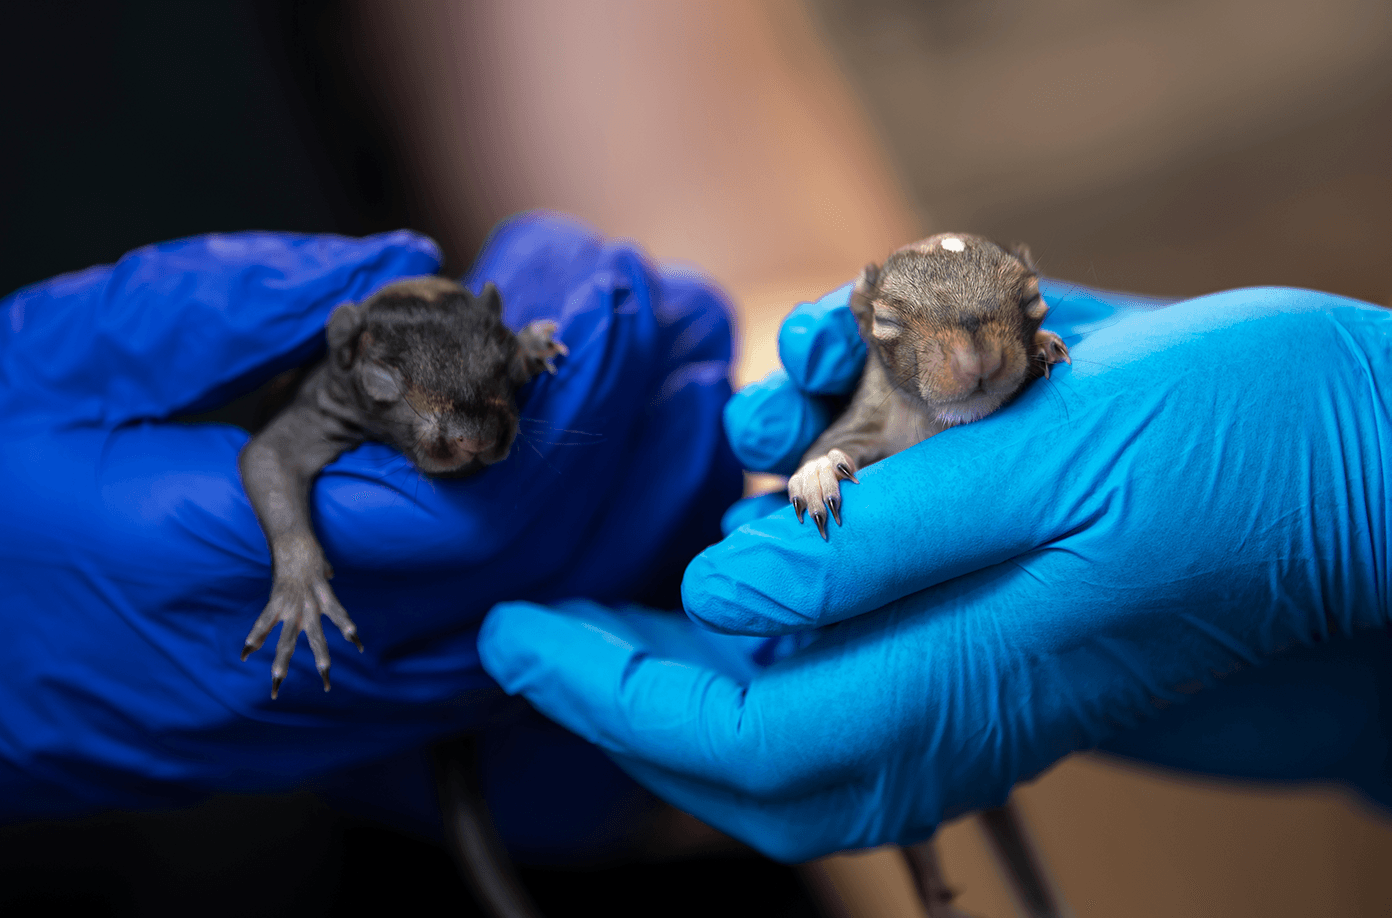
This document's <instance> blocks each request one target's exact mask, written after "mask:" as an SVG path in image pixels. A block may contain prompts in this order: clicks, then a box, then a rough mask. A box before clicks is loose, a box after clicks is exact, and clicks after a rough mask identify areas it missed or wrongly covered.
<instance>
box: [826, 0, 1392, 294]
mask: <svg viewBox="0 0 1392 918" xmlns="http://www.w3.org/2000/svg"><path fill="white" fill-rule="evenodd" d="M810 6H811V7H812V9H813V10H814V12H815V15H816V18H817V20H818V21H819V22H820V24H821V25H822V27H823V29H824V34H825V35H826V36H827V37H828V39H829V44H830V46H831V47H832V49H833V50H834V52H835V53H836V54H837V56H838V57H839V59H840V60H841V61H842V62H843V64H844V66H845V70H846V73H847V74H848V76H849V77H850V79H851V81H852V82H853V83H854V84H855V85H856V86H857V87H858V88H859V90H860V95H861V98H862V99H863V100H864V102H865V105H866V108H867V110H868V111H869V112H870V116H871V119H872V121H873V122H874V124H875V126H876V128H877V129H878V130H879V131H880V133H881V136H882V137H883V138H884V140H885V142H886V149H888V150H889V151H890V152H891V155H892V157H893V159H894V160H895V162H896V163H897V165H898V167H899V169H900V172H901V174H902V175H903V177H904V181H905V184H906V185H907V186H908V187H909V188H910V189H911V190H912V192H913V194H914V196H915V198H916V201H917V204H918V207H919V212H920V214H921V216H922V219H923V223H924V224H925V226H927V227H928V228H929V229H931V230H933V231H935V232H937V231H941V230H946V229H962V230H970V231H972V232H977V233H983V234H985V235H989V236H994V237H998V238H1002V239H1003V240H1004V241H1026V242H1029V243H1030V244H1031V246H1032V247H1033V249H1034V252H1035V254H1036V255H1037V256H1039V258H1040V261H1041V265H1042V267H1043V268H1044V270H1045V271H1046V272H1048V273H1052V274H1054V275H1055V276H1059V277H1066V278H1069V279H1071V280H1077V281H1082V282H1085V283H1094V284H1099V285H1102V286H1105V287H1112V288H1119V289H1131V290H1137V291H1141V292H1151V293H1166V294H1169V293H1174V294H1198V293H1204V292H1208V291H1211V290H1218V289H1223V288H1226V287H1234V286H1243V285H1249V284H1292V285H1296V286H1306V287H1315V288H1318V289H1323V290H1331V291H1334V292H1337V293H1344V294H1347V295H1350V296H1357V297H1361V298H1363V299H1368V300H1372V301H1374V302H1378V303H1383V304H1386V303H1388V302H1389V300H1390V299H1392V258H1389V257H1388V253H1389V250H1392V227H1390V225H1389V221H1388V213H1389V210H1392V4H1389V3H1387V2H1385V0H1327V2H1319V3H1315V2H1308V0H1269V2H1262V0H1207V2H1181V3H1153V2H1144V0H1122V2H1118V0H1067V2H1061V3H1048V4H1042V3H1027V2H1023V0H992V2H979V3H978V2H965V0H945V2H935V3H921V2H917V0H811V2H810Z"/></svg>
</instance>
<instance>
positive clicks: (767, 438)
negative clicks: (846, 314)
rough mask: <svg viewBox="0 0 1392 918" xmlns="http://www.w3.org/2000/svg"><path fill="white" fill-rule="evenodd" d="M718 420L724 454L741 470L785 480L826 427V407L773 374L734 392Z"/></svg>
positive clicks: (778, 373) (779, 374)
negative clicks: (725, 441) (725, 445)
mask: <svg viewBox="0 0 1392 918" xmlns="http://www.w3.org/2000/svg"><path fill="white" fill-rule="evenodd" d="M856 340H857V341H859V340H860V339H859V338H857V339H856ZM723 420H724V423H725V436H726V438H727V439H729V441H730V449H732V450H733V451H734V453H735V456H736V457H737V458H738V459H739V461H740V464H741V465H743V466H744V467H745V468H747V469H750V470H752V471H755V472H772V473H773V474H775V475H790V474H792V473H793V472H795V471H796V470H797V466H798V462H800V461H801V460H802V455H803V453H805V452H807V448H808V447H809V446H811V445H812V441H814V440H816V439H817V437H818V435H820V434H821V432H822V431H823V430H825V429H826V426H827V424H828V423H830V421H831V405H830V403H829V402H828V400H827V399H824V398H820V397H818V396H815V395H809V394H807V393H806V392H804V391H803V390H802V389H801V388H800V387H799V386H798V385H797V384H796V383H795V382H794V381H793V380H792V378H791V377H790V376H789V375H788V373H787V371H786V370H774V371H773V372H772V373H770V374H769V375H768V376H765V377H764V378H763V379H761V380H759V381H758V382H753V383H750V384H749V385H747V386H745V387H744V388H742V389H740V390H739V391H738V392H736V393H735V394H734V395H733V396H732V397H731V398H730V400H729V401H728V402H726V403H725V412H724V415H723Z"/></svg>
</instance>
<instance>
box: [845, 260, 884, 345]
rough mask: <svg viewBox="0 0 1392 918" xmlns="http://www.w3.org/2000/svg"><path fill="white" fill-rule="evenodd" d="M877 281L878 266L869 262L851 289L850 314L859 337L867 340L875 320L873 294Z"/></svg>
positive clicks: (878, 280)
mask: <svg viewBox="0 0 1392 918" xmlns="http://www.w3.org/2000/svg"><path fill="white" fill-rule="evenodd" d="M879 283H880V266H879V265H876V264H869V265H866V266H865V270H864V271H862V272H860V279H859V280H857V281H856V285H855V289H854V290H852V291H851V314H852V315H853V316H855V318H856V326H857V327H858V328H859V329H860V335H861V337H862V338H865V339H866V340H869V337H868V336H869V334H870V328H871V326H872V325H873V324H874V322H875V294H876V292H877V290H876V288H877V287H878V286H879Z"/></svg>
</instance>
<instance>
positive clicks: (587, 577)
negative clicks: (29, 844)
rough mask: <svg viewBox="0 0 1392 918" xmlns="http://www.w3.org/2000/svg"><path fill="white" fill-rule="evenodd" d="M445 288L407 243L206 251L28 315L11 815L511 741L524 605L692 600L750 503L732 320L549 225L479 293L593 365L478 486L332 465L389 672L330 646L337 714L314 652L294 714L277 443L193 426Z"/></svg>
mask: <svg viewBox="0 0 1392 918" xmlns="http://www.w3.org/2000/svg"><path fill="white" fill-rule="evenodd" d="M438 265H439V254H438V251H437V250H436V248H435V246H434V244H433V243H431V242H430V241H429V240H426V239H424V238H421V237H419V236H415V235H412V234H409V233H394V234H389V235H385V236H377V237H373V238H369V239H362V240H356V239H343V238H337V237H304V236H291V235H286V234H254V233H253V234H238V235H230V236H207V237H200V238H194V239H187V240H182V241H178V242H171V243H166V244H161V245H156V246H151V247H149V248H145V249H141V250H138V251H136V252H132V253H131V254H129V255H128V256H126V257H125V258H123V259H121V261H120V262H118V263H117V264H116V265H113V266H106V267H98V268H92V269H90V270H87V271H83V272H80V273H77V274H73V275H68V276H64V277H61V278H57V279H55V280H53V281H49V282H47V283H44V284H40V285H37V286H35V287H31V288H28V289H25V290H22V291H20V292H18V293H16V294H14V295H12V296H10V297H8V298H6V299H5V300H4V301H3V302H0V488H3V491H4V504H5V510H4V512H3V513H0V546H3V549H0V597H3V601H0V610H3V615H4V631H5V639H4V640H3V641H0V712H3V713H0V818H2V819H11V820H12V819H18V818H25V817H38V816H48V815H56V814H60V813H72V812H80V811H84V810H91V809H97V808H102V807H112V806H120V807H146V806H157V805H164V804H170V803H180V802H185V801H188V800H191V799H194V798H196V797H198V796H200V795H202V794H206V793H209V792H212V791H239V790H248V791H269V790H279V789H284V788H288V787H291V786H295V785H297V784H299V783H300V782H301V781H302V780H303V779H305V778H307V777H309V776H312V775H319V774H324V773H327V772H330V771H333V770H335V769H345V768H348V767H351V766H355V765H358V764H361V763H366V762H369V761H372V760H378V759H385V758H388V757H390V756H392V755H393V754H395V753H398V752H402V751H405V750H410V749H414V748H418V747H420V746H422V745H424V744H426V743H428V742H430V741H432V740H434V739H436V738H439V737H442V736H445V735H449V734H452V733H457V732H459V731H462V730H470V729H479V728H482V727H484V726H487V725H490V724H497V723H499V722H500V721H504V720H506V718H508V717H509V716H511V713H512V712H513V711H514V710H516V709H517V708H518V704H517V703H516V702H512V701H510V700H509V699H506V698H505V697H504V696H503V695H502V693H501V692H500V691H499V690H498V689H497V687H496V685H495V684H494V683H493V682H492V680H490V679H489V678H488V676H487V675H486V674H485V673H484V672H483V671H482V670H481V669H480V667H479V665H478V660H477V654H476V650H475V636H476V632H477V628H478V624H479V621H480V619H481V618H482V616H483V614H484V612H485V611H486V610H487V609H488V608H489V607H491V606H492V605H493V604H494V603H496V602H498V601H499V600H502V599H510V598H531V599H537V600H552V599H557V598H561V597H566V596H572V595H590V596H596V597H601V598H607V599H609V600H614V601H617V600H621V599H624V598H630V597H638V596H643V595H645V594H646V593H647V592H649V591H651V590H655V589H659V588H660V587H661V586H662V583H663V579H664V577H670V586H671V589H672V592H673V595H674V594H675V585H676V578H677V577H679V575H680V571H681V567H682V565H684V563H685V561H686V560H687V559H689V557H690V556H691V555H692V554H694V553H695V551H696V550H698V549H699V548H700V547H701V546H703V545H705V544H708V543H709V542H710V541H712V540H713V539H714V538H715V537H716V536H717V535H718V531H717V529H716V527H717V521H718V515H719V513H720V511H721V510H722V509H723V508H724V507H725V506H726V505H728V503H729V502H730V501H731V500H733V499H734V498H735V497H736V496H738V492H739V488H740V473H739V468H738V465H737V464H736V462H735V460H734V458H733V456H731V455H730V453H729V450H728V447H727V446H726V445H725V441H724V437H723V434H722V433H721V431H720V424H719V415H720V410H721V407H722V406H723V405H724V403H725V401H726V400H727V399H728V397H729V387H728V383H727V381H726V380H727V371H728V365H729V360H730V329H729V324H728V316H727V311H726V307H725V305H724V303H723V301H722V299H721V298H720V296H719V294H718V293H717V292H716V291H715V290H714V289H713V288H712V287H711V286H709V285H708V284H707V283H705V282H704V281H703V280H701V279H700V278H698V277H695V276H693V275H690V274H686V273H681V272H674V271H665V270H658V269H657V268H655V267H654V266H653V265H651V264H649V263H648V262H647V261H645V260H644V259H643V257H642V256H641V255H640V254H639V253H638V252H637V251H636V250H634V249H633V248H632V247H630V246H628V245H622V244H613V243H608V242H605V241H604V240H602V239H600V238H598V237H597V236H595V235H594V234H593V233H592V232H590V231H588V230H586V229H584V228H583V227H580V226H578V225H576V224H574V223H571V222H567V221H565V220H562V219H559V218H554V217H548V216H544V215H538V216H530V217H524V218H521V219H518V220H515V221H513V222H512V223H510V224H507V225H505V226H504V227H502V228H501V229H500V230H499V231H498V232H497V233H496V234H495V235H494V237H493V238H492V239H491V241H490V242H489V244H488V245H487V247H486V248H485V250H484V252H483V254H482V255H481V256H480V259H479V261H478V263H477V264H476V265H475V266H474V268H473V270H472V271H471V272H470V273H469V275H468V276H467V277H466V279H465V282H466V283H467V284H468V285H470V286H471V287H473V288H474V289H475V290H477V289H478V288H480V287H481V286H482V284H483V283H484V282H485V281H490V280H491V281H493V282H494V283H496V284H497V285H498V287H499V289H500V290H501V292H502V295H503V300H504V303H505V319H506V320H507V321H508V322H509V323H510V324H511V325H512V326H513V327H520V326H521V325H523V324H525V323H527V322H530V321H532V320H534V319H537V318H542V317H546V318H553V319H555V320H556V321H557V322H558V323H559V326H560V330H559V333H558V337H559V338H560V340H562V341H563V342H565V343H566V344H567V345H568V346H569V348H570V356H569V357H568V358H566V359H565V360H564V361H563V362H562V363H561V366H560V372H559V373H558V374H557V375H556V376H544V377H542V378H540V379H538V380H537V381H535V383H533V384H532V385H531V386H530V387H529V388H528V389H526V390H524V391H523V392H522V393H521V394H520V396H519V398H520V401H521V408H522V414H523V417H524V420H523V422H522V429H521V433H520V434H519V436H518V440H517V443H516V445H515V447H514V449H513V453H512V456H511V457H510V458H509V459H508V460H507V461H506V462H504V463H501V464H500V465H498V466H496V467H492V468H489V469H488V470H486V471H484V472H482V473H481V474H479V475H477V476H476V477H474V478H470V479H467V480H462V481H436V480H430V479H426V478H422V477H421V476H420V475H419V474H417V473H416V472H415V471H414V470H413V469H412V468H411V467H410V466H409V465H408V463H407V462H406V461H405V459H403V457H402V456H401V455H400V454H398V453H396V452H394V451H393V450H391V449H389V448H388V447H386V446H383V445H381V444H376V443H367V444H364V445H363V446H361V447H360V448H358V449H356V450H354V451H352V452H350V453H348V454H346V455H344V456H343V457H342V458H341V459H339V460H338V461H336V462H334V463H333V464H331V465H330V466H329V467H328V468H326V469H325V470H324V472H323V474H322V475H321V476H320V478H319V479H318V482H317V484H316V486H315V489H314V493H313V512H314V523H315V528H316V531H317V533H318V535H319V537H320V539H321V540H322V542H323V544H324V547H325V549H326V551H327V554H328V558H329V560H330V562H331V563H332V564H333V566H334V568H335V570H336V572H337V576H336V578H335V580H334V589H335V591H336V592H337V595H338V596H339V598H340V599H341V600H342V602H343V604H344V606H345V607H346V608H347V609H348V610H349V611H350V612H351V614H352V615H353V616H354V618H355V620H356V621H357V622H358V625H359V628H360V631H361V634H362V638H363V641H364V643H365V645H366V652H365V653H364V654H362V655H361V656H360V655H359V654H357V653H355V652H353V648H352V646H351V645H349V644H348V643H347V642H344V641H342V640H341V639H339V638H337V636H334V637H331V638H330V646H331V649H332V652H333V654H334V664H335V665H334V671H333V679H334V681H333V691H332V692H331V693H328V694H325V693H324V691H323V690H322V688H321V687H320V685H319V680H318V679H317V677H316V675H315V673H314V669H313V666H312V661H311V658H310V654H309V652H308V650H307V648H305V647H304V646H303V645H302V646H301V648H300V649H299V651H298V652H297V653H296V655H295V657H294V661H293V664H292V667H291V672H290V675H289V678H288V679H287V680H286V682H285V685H284V687H283V688H282V690H281V696H280V699H279V700H277V701H272V700H271V699H270V698H269V693H268V684H269V683H268V678H269V677H268V671H269V658H267V657H265V656H263V655H255V656H253V657H251V658H250V660H248V661H247V662H246V663H242V662H240V661H239V659H238V657H239V655H240V652H241V642H242V640H243V638H244V637H245V634H246V631H247V629H248V628H249V627H250V623H251V622H252V621H254V620H255V618H256V615H257V614H258V613H259V611H260V609H261V608H262V606H263V605H264V604H265V602H266V598H267V595H268V593H269V589H270V582H271V572H270V557H269V554H268V551H267V547H266V541H265V538H264V537H263V535H262V533H261V530H260V527H259V526H258V524H257V521H256V518H255V516H254V515H253V513H252V511H251V508H250V506H249V504H248V502H247V498H246V495H245V493H244V491H243V489H242V485H241V482H240V480H239V477H238V472H237V464H236V459H237V453H238V451H239V450H240V449H241V447H242V445H243V444H244V443H245V441H246V439H247V435H246V434H245V432H243V431H241V430H239V429H236V428H233V427H230V426H226V425H217V424H180V423H171V422H170V421H169V420H168V419H169V418H171V417H174V416H176V415H181V414H185V413H189V412H196V411H200V410H203V409H207V408H211V407H213V406H215V405H218V404H220V403H222V402H225V401H226V400H227V399H228V398H230V397H232V396H234V395H236V394H238V393H240V392H244V391H248V390H250V389H251V388H253V387H255V386H256V385H257V384H259V383H261V382H262V381H264V380H266V379H268V378H269V377H270V376H271V375H273V374H274V373H276V372H277V371H279V370H282V369H284V368H286V367H289V366H293V365H296V364H299V363H302V362H304V361H306V360H308V359H311V358H313V357H314V356H315V355H316V353H320V352H322V349H323V339H324V334H323V329H324V323H325V320H326V319H327V317H328V315H329V313H330V311H331V310H332V309H333V308H334V307H335V306H336V305H338V304H340V303H342V302H345V301H356V300H360V299H362V298H364V297H366V296H368V295H369V294H370V293H372V292H373V290H375V289H376V288H378V287H380V286H382V285H383V284H385V283H388V282H390V281H392V280H394V279H396V278H399V277H403V276H408V275H415V274H423V273H433V272H434V271H435V270H436V268H437V267H438ZM335 641H337V643H334V642H335Z"/></svg>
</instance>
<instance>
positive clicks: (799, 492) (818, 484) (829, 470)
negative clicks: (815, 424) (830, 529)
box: [788, 449, 860, 541]
mask: <svg viewBox="0 0 1392 918" xmlns="http://www.w3.org/2000/svg"><path fill="white" fill-rule="evenodd" d="M855 473H856V463H855V460H854V459H852V458H851V457H850V456H848V455H846V454H845V453H844V452H842V451H841V450H839V449H833V450H831V451H829V452H828V453H827V454H826V455H825V456H821V457H819V458H817V459H813V460H812V461H811V462H807V463H804V464H803V466H802V468H800V469H798V470H797V471H796V472H794V473H793V476H792V477H791V478H789V479H788V499H789V500H790V501H792V504H793V512H794V513H796V514H797V518H798V522H799V523H801V522H802V521H803V519H802V515H803V513H804V512H806V513H810V514H811V515H812V522H814V523H816V524H817V531H818V532H820V533H821V534H822V539H823V541H825V540H826V538H827V527H826V521H827V514H828V512H830V514H831V518H832V519H834V520H836V525H838V526H840V525H841V482H842V481H849V482H851V483H852V484H860V482H859V481H857V480H856V477H855Z"/></svg>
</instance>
